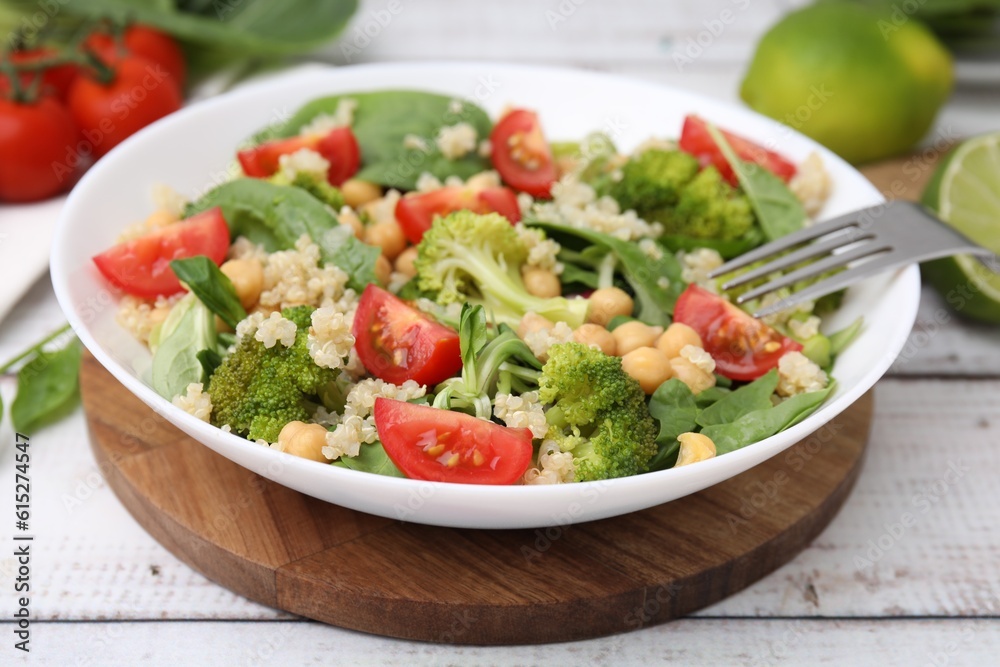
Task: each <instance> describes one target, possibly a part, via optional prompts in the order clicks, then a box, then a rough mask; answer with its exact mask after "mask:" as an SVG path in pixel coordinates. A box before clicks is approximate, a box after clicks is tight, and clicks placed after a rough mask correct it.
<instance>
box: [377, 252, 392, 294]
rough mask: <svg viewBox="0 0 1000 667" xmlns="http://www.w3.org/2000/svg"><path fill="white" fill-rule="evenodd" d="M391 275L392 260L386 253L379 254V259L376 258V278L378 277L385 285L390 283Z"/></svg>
mask: <svg viewBox="0 0 1000 667" xmlns="http://www.w3.org/2000/svg"><path fill="white" fill-rule="evenodd" d="M391 277H392V262H390V261H389V259H388V258H387V257H386V256H385V255H379V256H378V259H376V260H375V278H377V279H378V281H379V283H380V284H381V285H383V286H385V285H388V284H389V279H390V278H391Z"/></svg>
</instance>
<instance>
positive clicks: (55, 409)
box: [5, 330, 83, 433]
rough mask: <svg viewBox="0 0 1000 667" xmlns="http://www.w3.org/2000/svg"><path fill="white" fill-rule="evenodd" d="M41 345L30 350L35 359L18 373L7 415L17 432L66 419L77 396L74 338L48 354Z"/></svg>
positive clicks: (77, 362)
mask: <svg viewBox="0 0 1000 667" xmlns="http://www.w3.org/2000/svg"><path fill="white" fill-rule="evenodd" d="M61 331H63V330H61ZM42 345H44V343H41V344H39V345H37V346H35V347H34V348H33V350H34V358H32V359H31V361H29V362H28V363H27V364H25V365H24V366H23V367H22V368H21V370H20V371H19V372H18V374H17V396H15V398H14V402H13V403H11V406H10V416H11V421H13V423H14V430H16V431H18V432H19V433H30V432H31V431H34V430H36V429H38V428H40V427H42V426H45V425H47V424H51V423H53V422H55V421H58V420H59V419H61V418H63V417H65V416H66V415H67V414H68V413H69V412H71V411H72V410H73V409H74V408H75V407H76V404H77V402H78V400H79V397H80V392H79V381H80V358H81V355H82V353H83V347H82V346H81V345H80V342H79V341H78V340H77V339H76V338H73V339H72V340H71V341H70V342H69V343H68V344H67V345H66V346H65V347H63V348H62V349H59V350H55V351H51V352H47V351H44V350H42ZM6 367H7V365H5V368H6Z"/></svg>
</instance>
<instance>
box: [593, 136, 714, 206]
mask: <svg viewBox="0 0 1000 667" xmlns="http://www.w3.org/2000/svg"><path fill="white" fill-rule="evenodd" d="M697 173H698V160H697V159H696V158H695V157H694V156H692V155H689V154H688V153H685V152H683V151H665V150H658V149H650V150H647V151H643V152H642V153H640V154H639V155H638V156H637V157H634V158H632V159H631V160H629V161H628V162H626V163H625V165H624V166H623V167H622V177H621V179H620V180H618V181H615V182H613V183H612V184H611V186H610V189H609V192H608V194H610V195H611V196H612V197H613V198H614V199H615V200H616V201H617V202H618V204H619V205H620V206H621V207H622V210H627V209H634V210H635V211H636V213H638V214H639V215H640V216H641V217H644V218H645V216H644V215H643V213H644V212H646V211H651V210H656V209H662V208H665V207H670V206H674V205H676V204H677V201H678V200H679V199H680V196H681V191H682V190H683V189H684V187H685V186H686V185H687V184H688V183H689V182H690V181H691V179H692V178H694V177H695V174H697Z"/></svg>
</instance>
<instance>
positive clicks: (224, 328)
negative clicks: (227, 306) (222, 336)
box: [215, 315, 233, 333]
mask: <svg viewBox="0 0 1000 667" xmlns="http://www.w3.org/2000/svg"><path fill="white" fill-rule="evenodd" d="M215 330H216V331H217V332H218V333H233V328H232V327H231V326H229V325H228V324H226V321H225V320H224V319H222V318H221V317H219V316H218V315H216V316H215Z"/></svg>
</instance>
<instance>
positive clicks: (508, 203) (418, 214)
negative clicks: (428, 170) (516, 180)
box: [396, 186, 521, 243]
mask: <svg viewBox="0 0 1000 667" xmlns="http://www.w3.org/2000/svg"><path fill="white" fill-rule="evenodd" d="M461 210H469V211H472V212H473V213H499V214H500V215H502V216H504V217H505V218H507V219H508V220H510V221H511V222H512V223H514V222H518V221H519V220H520V219H521V209H520V207H519V206H518V204H517V195H516V194H514V191H513V190H511V189H510V188H502V187H501V188H482V189H481V190H475V189H472V188H465V187H460V186H454V187H444V188H440V189H437V190H432V191H430V192H422V193H414V194H409V195H407V196H405V197H403V198H402V199H400V200H399V203H397V204H396V220H398V221H399V225H400V227H402V228H403V233H404V234H405V235H406V238H408V239H409V240H410V242H411V243H420V239H422V238H423V236H424V232H426V231H427V230H428V229H430V228H431V224H432V223H433V222H434V218H435V217H437V216H442V217H443V216H446V215H448V214H449V213H454V212H455V211H461Z"/></svg>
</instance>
